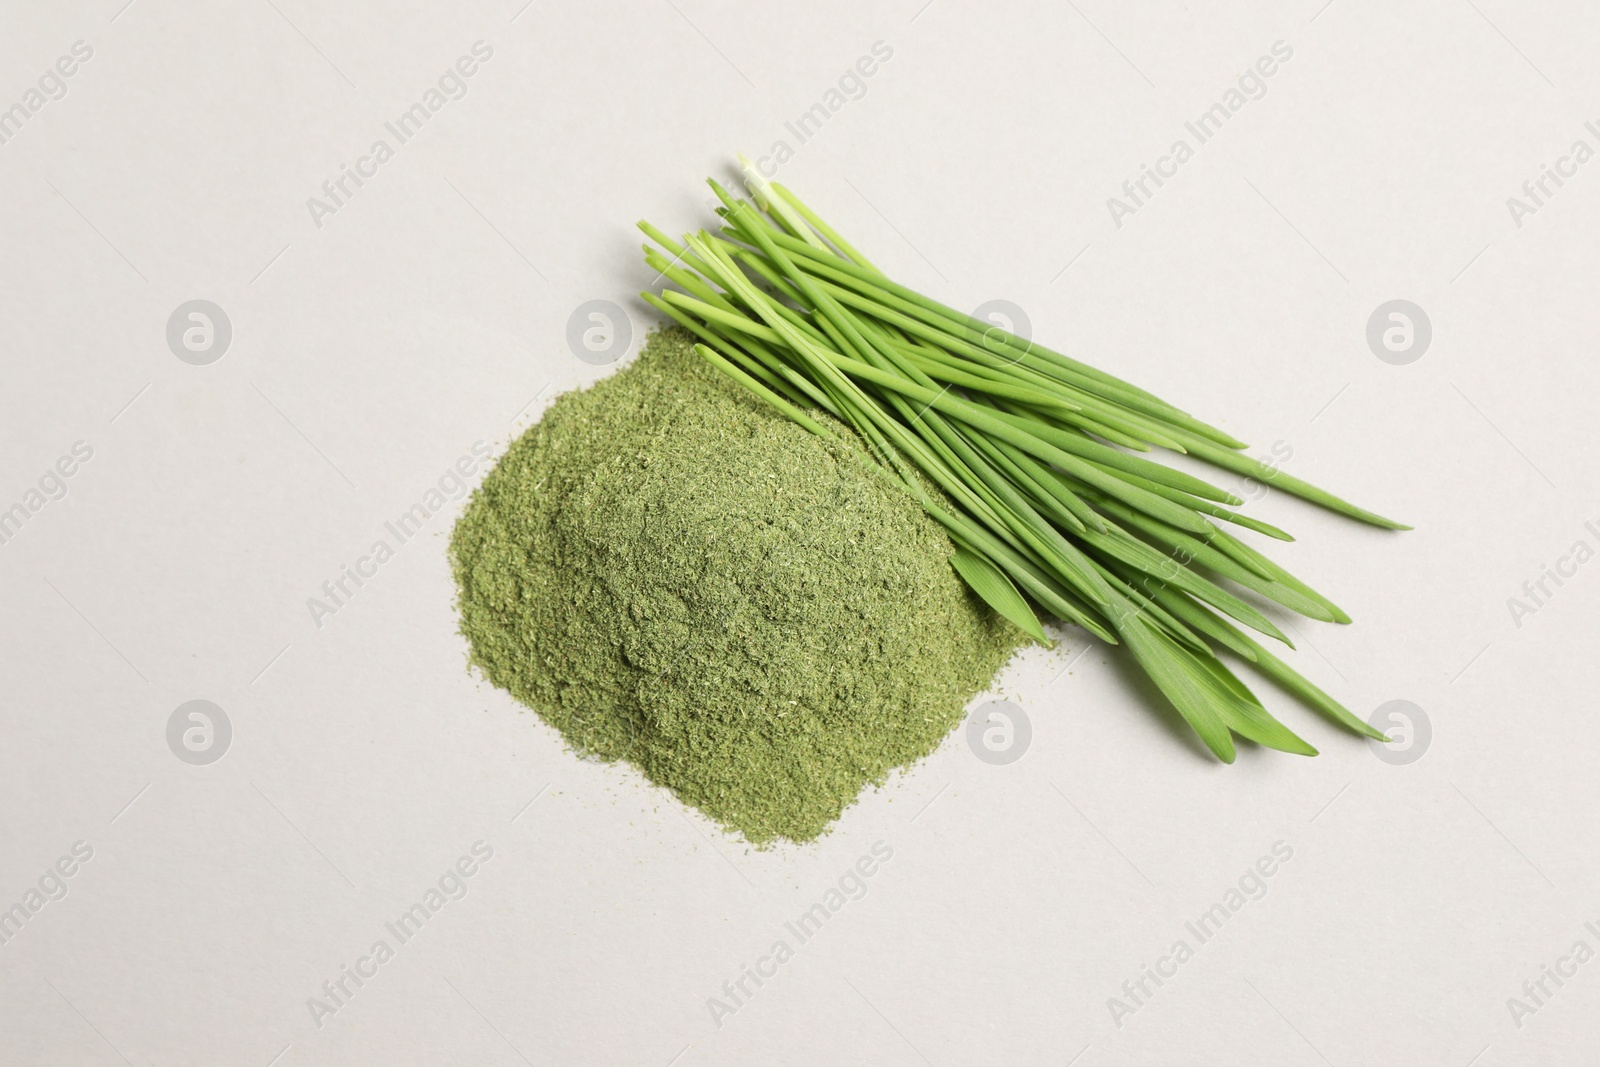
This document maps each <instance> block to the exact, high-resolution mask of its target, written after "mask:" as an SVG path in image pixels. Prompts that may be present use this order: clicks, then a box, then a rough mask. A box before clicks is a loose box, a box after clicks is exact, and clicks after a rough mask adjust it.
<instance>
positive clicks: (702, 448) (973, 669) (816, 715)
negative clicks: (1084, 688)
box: [451, 329, 1025, 845]
mask: <svg viewBox="0 0 1600 1067" xmlns="http://www.w3.org/2000/svg"><path fill="white" fill-rule="evenodd" d="M692 344H693V338H692V337H690V336H689V335H688V334H687V333H685V332H683V331H681V330H676V329H669V330H660V331H657V332H655V333H654V334H652V335H651V337H650V338H649V340H648V342H647V343H646V345H645V346H644V350H643V352H642V353H641V354H640V356H639V358H638V359H637V360H636V361H635V362H634V363H632V364H631V365H629V366H628V367H626V368H624V369H622V370H621V371H619V372H618V373H616V374H614V375H612V376H611V377H609V378H606V379H603V380H602V381H600V382H599V383H598V384H596V385H594V386H593V387H591V388H589V389H587V390H584V391H581V392H575V393H569V394H566V395H564V396H562V397H560V398H559V399H557V400H556V401H555V403H554V404H553V405H552V406H551V408H550V409H549V411H548V412H547V413H546V414H545V416H544V417H543V419H542V420H541V421H540V422H539V423H538V424H537V425H535V426H533V427H531V428H529V429H528V431H527V432H526V433H524V434H523V435H522V436H521V437H520V438H519V439H518V440H516V441H515V442H514V443H513V444H512V445H511V447H510V449H509V450H508V451H507V452H506V454H505V455H504V456H503V457H501V459H500V461H499V463H498V465H497V466H496V467H495V469H494V470H493V471H492V472H491V473H490V474H489V475H488V476H487V478H485V480H484V483H483V485H482V487H481V488H480V489H479V490H478V491H477V492H476V493H475V494H474V496H473V498H472V500H471V502H470V504H469V505H468V507H467V510H466V512H465V514H464V515H463V516H462V518H461V520H460V522H459V523H458V524H457V526H456V529H455V532H454V534H453V536H452V541H451V556H452V562H453V566H454V569H455V575H456V581H457V584H458V587H459V594H460V609H461V630H462V633H463V634H464V635H465V636H466V638H467V640H468V642H469V644H470V646H471V660H472V662H473V663H474V664H476V665H477V666H478V667H479V668H480V669H482V671H483V672H484V673H485V674H486V675H487V676H488V678H489V679H490V680H491V681H492V682H494V683H495V684H496V685H498V686H500V687H502V688H504V689H506V690H508V691H509V692H510V693H511V694H512V695H514V696H515V697H516V698H517V699H518V700H520V701H522V702H523V703H524V704H526V705H528V706H529V707H531V708H533V709H534V710H536V711H537V712H538V713H539V715H540V716H541V717H542V718H543V719H544V720H545V721H546V722H548V723H549V724H550V725H552V726H554V727H555V728H556V729H557V730H559V731H560V732H561V733H562V735H563V736H564V737H565V738H566V740H567V742H568V743H569V744H570V745H571V746H572V747H573V748H574V749H576V750H577V751H578V752H580V753H582V754H584V755H588V756H593V757H597V758H599V759H601V760H605V761H613V760H626V761H627V762H629V763H631V764H633V765H635V766H637V767H638V768H639V769H640V770H641V771H643V772H644V774H645V775H646V776H647V777H648V778H649V779H650V780H651V781H653V782H655V783H657V784H658V785H661V786H664V787H666V788H667V789H670V790H672V792H674V793H675V794H677V796H678V797H679V798H681V799H682V800H683V801H684V802H685V803H688V804H692V805H693V806H695V807H697V808H699V809H700V810H701V811H703V812H705V813H706V814H707V815H709V816H711V817H712V818H714V819H716V820H718V821H720V822H721V823H723V824H724V825H725V826H727V827H729V828H732V829H735V830H738V831H740V832H742V833H743V834H744V836H745V837H746V838H747V839H748V840H749V841H750V842H752V843H754V844H756V845H766V844H769V843H771V842H773V841H774V840H776V839H778V838H787V839H790V840H793V841H807V840H810V839H813V838H815V837H817V836H818V835H820V834H822V833H823V832H824V831H826V830H827V828H828V826H829V825H830V824H831V823H832V822H833V821H834V820H835V819H837V818H838V817H839V815H840V813H841V812H842V811H843V810H844V809H845V808H846V807H847V806H848V805H850V804H851V803H852V802H853V801H854V800H855V798H856V796H857V795H858V794H859V793H860V792H861V790H862V788H863V787H865V786H866V785H868V784H881V783H882V782H883V781H884V779H885V777H886V775H887V774H888V772H889V771H890V770H892V769H893V768H895V767H899V766H903V765H905V764H908V763H911V762H913V761H915V760H918V759H920V758H922V757H923V756H926V755H927V754H929V753H930V752H932V751H933V750H934V749H935V748H936V747H938V745H939V743H940V741H941V740H942V739H943V738H944V737H945V735H946V734H948V733H949V731H950V730H951V729H952V728H954V727H955V726H956V724H957V723H959V722H960V720H961V718H962V715H963V709H964V706H965V704H966V702H967V701H968V699H969V698H970V697H972V696H973V695H974V694H975V693H977V692H979V691H981V690H983V689H984V688H986V687H987V686H988V685H989V683H990V682H991V680H992V679H993V678H994V675H995V673H996V672H997V671H998V670H999V668H1000V667H1001V666H1002V665H1003V664H1004V663H1005V662H1006V660H1007V659H1009V658H1010V656H1011V653H1012V652H1013V651H1014V650H1015V649H1016V648H1017V647H1018V645H1019V644H1021V643H1022V642H1023V641H1024V640H1025V638H1023V636H1022V635H1021V634H1020V632H1019V631H1017V630H1016V629H1014V628H1013V627H1012V626H1011V625H1010V624H1008V623H1006V622H1004V621H1003V620H1001V619H999V618H998V617H997V616H996V615H995V614H994V613H993V612H992V611H990V610H989V609H988V608H987V607H986V606H985V605H983V604H982V602H981V601H979V600H977V598H976V597H974V596H973V595H972V594H971V593H970V592H969V591H968V590H967V589H966V587H965V586H964V585H963V584H962V583H961V581H960V580H959V579H958V578H957V577H956V575H955V573H954V572H953V571H952V570H951V568H950V565H949V563H948V559H949V556H950V553H951V547H950V542H949V540H948V538H947V537H946V536H945V534H944V532H943V531H942V530H941V529H940V528H939V527H938V526H937V525H936V524H935V523H934V522H933V521H932V520H930V519H928V518H927V516H926V515H924V514H923V512H922V510H921V508H920V507H918V505H917V504H916V503H915V502H914V501H913V500H912V499H911V498H910V497H909V496H908V495H906V494H905V493H904V492H902V491H901V490H898V489H896V488H894V487H893V486H891V485H887V484H885V483H884V482H883V481H882V480H880V479H878V478H875V477H874V476H873V475H872V474H871V473H870V472H869V470H868V469H867V468H866V467H864V466H863V465H862V464H861V463H860V462H859V455H858V454H857V448H858V446H856V445H854V444H850V443H846V444H843V445H841V444H837V443H831V442H826V441H824V440H822V439H820V438H817V437H815V436H813V435H811V434H809V433H807V432H806V431H805V430H803V429H801V428H800V427H798V426H796V425H794V424H793V423H791V422H789V421H788V420H787V419H785V418H784V417H783V416H781V415H779V414H777V413H775V412H772V411H771V410H769V409H767V408H765V407H763V406H761V405H760V404H759V402H758V401H756V400H754V399H753V398H751V397H750V396H749V395H748V394H747V393H745V392H744V391H743V390H741V389H739V388H738V387H737V386H735V385H732V384H731V383H728V382H725V381H724V380H723V379H722V378H721V377H720V376H719V375H718V373H717V372H716V371H715V370H714V369H712V368H711V367H709V366H708V365H706V363H705V362H704V361H703V360H701V359H700V358H699V357H698V356H697V355H695V354H694V351H693V348H692ZM840 432H841V434H842V435H843V436H845V437H846V438H848V434H846V433H844V432H843V431H842V428H841V431H840Z"/></svg>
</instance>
